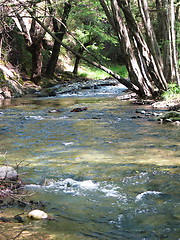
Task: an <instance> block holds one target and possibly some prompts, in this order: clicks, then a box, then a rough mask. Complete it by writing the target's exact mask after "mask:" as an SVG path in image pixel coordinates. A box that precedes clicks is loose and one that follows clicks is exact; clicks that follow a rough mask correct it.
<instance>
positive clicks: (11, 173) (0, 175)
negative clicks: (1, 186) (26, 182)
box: [0, 166, 18, 180]
mask: <svg viewBox="0 0 180 240" xmlns="http://www.w3.org/2000/svg"><path fill="white" fill-rule="evenodd" d="M17 177H18V174H17V172H16V170H15V169H14V168H13V167H9V166H2V167H0V179H1V180H4V179H10V180H16V179H17Z"/></svg>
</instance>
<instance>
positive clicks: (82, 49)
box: [73, 38, 94, 74]
mask: <svg viewBox="0 0 180 240" xmlns="http://www.w3.org/2000/svg"><path fill="white" fill-rule="evenodd" d="M93 41H94V39H93V38H92V39H90V40H89V41H87V42H85V43H84V44H83V46H81V47H80V48H79V50H78V54H79V55H81V56H82V55H83V52H84V50H85V49H86V47H87V46H89V45H91V44H92V43H93ZM80 60H81V57H80V56H76V60H75V64H74V70H73V73H74V74H77V72H78V67H79V63H80Z"/></svg>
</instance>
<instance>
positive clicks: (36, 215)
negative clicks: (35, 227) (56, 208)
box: [28, 209, 48, 220]
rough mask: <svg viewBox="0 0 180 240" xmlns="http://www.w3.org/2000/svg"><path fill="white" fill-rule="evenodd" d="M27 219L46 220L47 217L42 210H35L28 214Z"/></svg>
mask: <svg viewBox="0 0 180 240" xmlns="http://www.w3.org/2000/svg"><path fill="white" fill-rule="evenodd" d="M28 217H29V218H31V219H37V220H39V219H46V218H47V217H48V215H47V213H45V212H44V211H42V210H39V209H35V210H32V211H31V212H29V214H28Z"/></svg>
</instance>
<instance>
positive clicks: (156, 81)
mask: <svg viewBox="0 0 180 240" xmlns="http://www.w3.org/2000/svg"><path fill="white" fill-rule="evenodd" d="M100 2H101V5H102V7H103V8H104V10H105V12H106V15H107V17H108V18H111V19H109V22H110V23H111V22H112V19H113V22H114V23H113V25H112V26H113V28H114V30H115V32H116V34H117V36H118V38H119V43H120V46H121V49H122V52H123V53H124V55H125V64H126V67H127V69H128V72H129V76H130V80H131V82H132V83H133V84H134V85H136V86H137V88H138V94H139V96H140V97H155V96H156V94H157V93H156V91H155V90H154V87H156V88H157V89H158V90H159V91H162V90H165V89H166V88H167V83H166V80H165V78H164V75H163V73H162V71H161V68H160V67H158V65H157V63H156V59H155V57H154V56H153V52H152V49H153V48H152V47H151V45H152V44H153V42H150V44H149V45H148V42H146V41H145V39H144V37H143V34H142V33H141V30H140V28H139V27H138V25H137V23H136V21H135V19H134V16H133V14H132V11H131V9H130V5H129V1H128V0H111V8H112V12H113V16H112V17H111V16H110V14H107V12H109V9H108V7H106V4H105V1H104V0H100ZM102 3H103V4H102ZM122 13H123V14H122ZM146 17H147V16H146ZM114 26H116V27H114ZM151 34H153V32H152V31H151ZM153 41H155V40H154V39H153ZM153 47H154V49H155V48H156V47H157V44H156V45H155V46H153ZM157 62H158V63H159V64H160V61H159V59H158V60H157Z"/></svg>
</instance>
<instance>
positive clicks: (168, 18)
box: [156, 0, 180, 85]
mask: <svg viewBox="0 0 180 240" xmlns="http://www.w3.org/2000/svg"><path fill="white" fill-rule="evenodd" d="M156 9H157V19H158V24H159V25H158V28H157V34H158V35H157V36H159V41H160V44H161V46H162V56H163V73H164V76H165V79H166V81H167V82H168V83H170V82H176V83H177V84H178V85H180V79H179V73H178V62H177V49H176V36H177V35H176V32H175V8H174V1H173V0H156ZM177 11H178V8H177ZM177 11H176V13H177Z"/></svg>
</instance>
